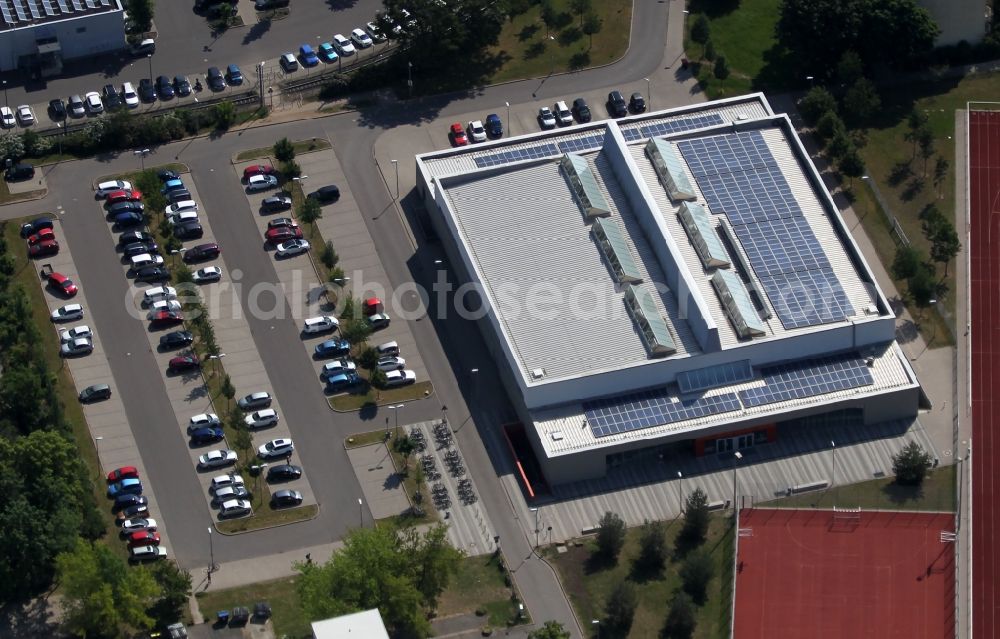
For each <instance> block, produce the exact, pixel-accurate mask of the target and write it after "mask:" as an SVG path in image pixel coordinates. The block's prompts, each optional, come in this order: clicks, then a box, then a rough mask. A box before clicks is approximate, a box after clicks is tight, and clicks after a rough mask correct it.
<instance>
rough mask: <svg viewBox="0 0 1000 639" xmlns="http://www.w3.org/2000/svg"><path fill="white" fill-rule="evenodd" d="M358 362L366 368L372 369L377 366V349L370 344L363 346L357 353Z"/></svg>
mask: <svg viewBox="0 0 1000 639" xmlns="http://www.w3.org/2000/svg"><path fill="white" fill-rule="evenodd" d="M358 364H360V365H361V367H362V368H365V369H367V370H374V369H375V367H376V366H378V351H377V350H375V349H374V348H372V347H371V346H366V347H364V348H363V349H361V353H360V354H359V355H358Z"/></svg>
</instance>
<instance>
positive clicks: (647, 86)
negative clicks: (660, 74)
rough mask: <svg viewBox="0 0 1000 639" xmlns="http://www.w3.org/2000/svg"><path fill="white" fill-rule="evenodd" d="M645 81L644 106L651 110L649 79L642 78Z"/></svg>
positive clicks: (651, 95)
mask: <svg viewBox="0 0 1000 639" xmlns="http://www.w3.org/2000/svg"><path fill="white" fill-rule="evenodd" d="M643 79H644V80H645V81H646V106H647V107H648V110H650V111H652V110H653V91H652V89H651V85H650V82H649V78H643Z"/></svg>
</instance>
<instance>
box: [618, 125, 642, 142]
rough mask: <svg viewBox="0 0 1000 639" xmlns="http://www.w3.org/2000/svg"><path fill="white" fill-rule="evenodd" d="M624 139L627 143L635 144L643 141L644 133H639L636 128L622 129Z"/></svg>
mask: <svg viewBox="0 0 1000 639" xmlns="http://www.w3.org/2000/svg"><path fill="white" fill-rule="evenodd" d="M622 137H624V138H625V141H626V142H635V141H636V140H641V139H642V133H640V132H639V129H635V128H632V129H622Z"/></svg>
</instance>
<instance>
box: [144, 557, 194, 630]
mask: <svg viewBox="0 0 1000 639" xmlns="http://www.w3.org/2000/svg"><path fill="white" fill-rule="evenodd" d="M149 571H150V573H151V574H152V576H153V580H154V581H155V582H156V584H157V585H158V586H159V587H160V596H159V597H158V598H157V600H156V602H155V603H154V604H153V606H152V607H151V608H150V609H149V610H148V611H147V613H148V614H149V616H150V617H152V618H153V619H154V620H155V622H156V625H158V626H165V625H167V624H171V623H175V622H177V621H180V620H181V618H182V617H183V610H184V607H185V606H187V603H188V598H189V597H190V596H191V573H189V572H188V571H186V570H183V569H181V568H180V566H178V565H177V563H176V562H174V561H173V560H167V561H157V562H156V563H154V564H153V566H152V567H151V568H150V569H149Z"/></svg>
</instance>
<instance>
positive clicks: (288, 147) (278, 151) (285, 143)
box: [272, 138, 295, 162]
mask: <svg viewBox="0 0 1000 639" xmlns="http://www.w3.org/2000/svg"><path fill="white" fill-rule="evenodd" d="M272 150H273V151H274V159H276V160H277V161H278V162H291V161H292V160H294V159H295V145H294V144H292V142H291V140H289V139H288V138H281V139H280V140H278V141H277V142H275V143H274V148H273V149H272Z"/></svg>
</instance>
